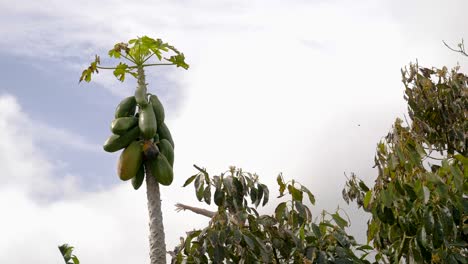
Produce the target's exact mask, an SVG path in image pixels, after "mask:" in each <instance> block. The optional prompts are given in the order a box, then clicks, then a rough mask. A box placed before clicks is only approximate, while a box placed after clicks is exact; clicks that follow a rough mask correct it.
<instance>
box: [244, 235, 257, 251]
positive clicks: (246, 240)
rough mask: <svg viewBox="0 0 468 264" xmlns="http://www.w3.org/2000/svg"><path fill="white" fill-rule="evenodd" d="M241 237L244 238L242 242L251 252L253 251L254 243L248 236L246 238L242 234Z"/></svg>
mask: <svg viewBox="0 0 468 264" xmlns="http://www.w3.org/2000/svg"><path fill="white" fill-rule="evenodd" d="M242 237H243V238H244V241H245V243H246V244H247V245H248V246H249V248H250V249H251V250H255V243H254V241H253V240H252V239H251V238H250V237H248V236H246V235H244V234H243V235H242Z"/></svg>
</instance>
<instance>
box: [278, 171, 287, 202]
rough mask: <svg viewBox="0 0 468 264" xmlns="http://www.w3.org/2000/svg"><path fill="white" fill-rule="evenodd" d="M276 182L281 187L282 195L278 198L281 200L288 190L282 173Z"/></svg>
mask: <svg viewBox="0 0 468 264" xmlns="http://www.w3.org/2000/svg"><path fill="white" fill-rule="evenodd" d="M276 182H277V183H278V185H279V192H280V195H279V196H278V198H280V197H282V196H283V195H284V191H285V190H286V184H285V183H284V181H283V175H282V174H281V173H280V174H279V175H278V177H276Z"/></svg>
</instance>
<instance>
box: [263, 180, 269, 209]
mask: <svg viewBox="0 0 468 264" xmlns="http://www.w3.org/2000/svg"><path fill="white" fill-rule="evenodd" d="M261 186H262V188H263V203H262V206H265V205H266V204H267V203H268V199H269V198H270V191H269V190H268V187H267V186H266V185H265V184H261Z"/></svg>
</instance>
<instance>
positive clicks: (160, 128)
mask: <svg viewBox="0 0 468 264" xmlns="http://www.w3.org/2000/svg"><path fill="white" fill-rule="evenodd" d="M141 90H143V89H141ZM141 90H140V89H137V91H136V92H135V96H130V97H127V98H125V99H123V100H122V101H121V102H120V104H119V105H118V106H117V109H116V110H115V119H114V120H113V121H112V123H111V131H112V133H113V134H112V135H111V136H110V137H109V138H108V139H107V140H106V142H105V143H104V150H105V151H107V152H115V151H118V150H120V149H124V150H123V151H122V153H121V155H120V158H119V161H118V166H117V174H118V176H119V178H120V179H121V180H123V181H127V180H130V179H131V180H132V185H133V188H134V189H135V190H137V189H138V188H140V186H141V185H142V184H143V180H144V177H145V174H146V175H147V176H148V175H152V176H153V177H155V178H156V181H157V182H158V183H160V184H162V185H170V184H171V183H172V180H173V178H174V173H173V169H172V166H173V165H174V141H173V140H172V136H171V132H170V131H169V128H168V127H167V125H166V124H165V123H164V107H163V105H162V104H161V102H160V101H159V98H158V97H157V96H156V95H152V94H146V89H144V90H143V91H144V93H143V94H142V93H141ZM137 108H138V111H137ZM145 164H146V166H145ZM147 170H149V172H150V174H148V172H147Z"/></svg>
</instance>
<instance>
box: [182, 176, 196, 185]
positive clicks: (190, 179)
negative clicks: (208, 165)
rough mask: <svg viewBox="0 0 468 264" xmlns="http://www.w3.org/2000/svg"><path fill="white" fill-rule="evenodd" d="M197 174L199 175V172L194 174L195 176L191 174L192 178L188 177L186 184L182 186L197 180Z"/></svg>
mask: <svg viewBox="0 0 468 264" xmlns="http://www.w3.org/2000/svg"><path fill="white" fill-rule="evenodd" d="M197 176H198V174H195V175H193V176H190V178H188V179H187V180H186V181H185V183H184V185H183V186H182V187H185V186H187V185H189V184H190V183H192V182H193V180H195V178H196V177H197Z"/></svg>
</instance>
